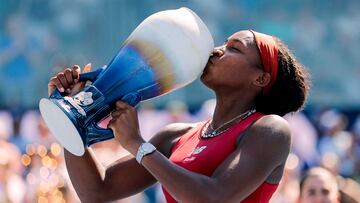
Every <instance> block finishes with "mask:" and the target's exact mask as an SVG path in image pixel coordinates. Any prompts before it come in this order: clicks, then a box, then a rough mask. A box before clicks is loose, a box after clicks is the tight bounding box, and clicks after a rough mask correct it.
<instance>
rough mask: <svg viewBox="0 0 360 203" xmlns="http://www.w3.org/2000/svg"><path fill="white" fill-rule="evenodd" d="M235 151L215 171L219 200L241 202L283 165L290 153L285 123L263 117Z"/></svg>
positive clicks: (281, 120) (287, 129)
mask: <svg viewBox="0 0 360 203" xmlns="http://www.w3.org/2000/svg"><path fill="white" fill-rule="evenodd" d="M248 133H249V134H248V135H247V137H246V138H245V139H244V140H243V141H242V142H241V143H240V145H239V146H238V147H237V149H236V150H235V151H234V152H233V153H232V154H231V155H230V156H229V157H228V158H227V159H226V160H225V161H224V162H223V163H222V164H221V165H220V166H219V167H218V168H217V169H216V171H215V172H214V174H213V178H214V179H215V181H216V182H217V184H219V188H220V190H221V194H222V195H221V198H224V199H226V200H235V201H239V199H241V200H243V199H244V198H246V197H247V196H248V195H250V194H251V193H252V192H254V191H255V190H256V188H257V187H259V186H260V185H261V184H262V183H263V182H264V181H265V180H266V179H267V177H268V176H269V175H270V174H271V172H272V171H274V169H275V168H277V167H278V166H280V165H282V164H284V162H285V161H286V158H287V156H288V153H289V150H290V143H291V135H290V130H289V127H288V125H287V122H286V121H285V120H284V119H282V118H281V117H278V116H265V117H263V118H261V119H260V120H259V121H257V122H256V123H255V124H254V125H253V126H252V127H251V129H250V130H249V131H248Z"/></svg>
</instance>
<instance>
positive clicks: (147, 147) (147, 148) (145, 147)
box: [136, 142, 156, 164]
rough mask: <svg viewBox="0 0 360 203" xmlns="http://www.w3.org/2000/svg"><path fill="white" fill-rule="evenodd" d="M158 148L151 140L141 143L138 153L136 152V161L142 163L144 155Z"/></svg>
mask: <svg viewBox="0 0 360 203" xmlns="http://www.w3.org/2000/svg"><path fill="white" fill-rule="evenodd" d="M155 150H156V148H155V146H154V145H152V144H151V143H150V142H144V143H142V144H141V145H140V147H139V149H138V151H137V154H136V161H137V162H139V164H141V160H142V158H143V157H144V156H146V155H148V154H151V153H153V152H154V151H155Z"/></svg>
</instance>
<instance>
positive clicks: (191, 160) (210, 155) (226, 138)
mask: <svg viewBox="0 0 360 203" xmlns="http://www.w3.org/2000/svg"><path fill="white" fill-rule="evenodd" d="M262 116H263V114H261V113H259V112H256V113H254V114H252V115H251V116H249V117H248V118H246V119H244V120H242V121H240V122H238V123H237V124H235V125H234V126H232V127H230V128H229V129H228V130H227V131H225V132H223V133H222V134H221V135H218V136H216V137H213V138H208V139H203V138H201V131H202V129H203V128H204V126H205V125H206V124H207V122H209V121H204V122H201V123H199V124H198V125H197V126H196V127H194V128H193V129H191V130H190V131H189V132H187V133H186V134H184V135H183V136H182V137H181V138H180V139H179V140H178V141H177V143H176V144H175V145H174V146H173V148H172V150H171V155H170V158H169V159H170V160H171V161H172V162H174V163H175V164H177V165H179V166H181V167H183V168H185V169H187V170H190V171H192V172H195V173H199V174H203V175H206V176H212V174H213V172H214V171H215V169H216V168H217V167H218V166H219V165H220V164H221V163H222V162H223V161H224V160H225V159H226V158H227V157H228V156H229V155H230V154H231V153H232V152H233V151H235V149H236V146H237V139H238V138H239V136H240V135H241V133H242V132H244V130H245V129H246V128H247V127H248V126H249V125H250V124H252V123H253V122H254V121H256V120H257V119H259V118H261V117H262ZM277 186H278V184H270V183H267V182H263V183H262V184H261V185H260V186H259V187H258V188H257V189H256V190H255V191H254V192H253V193H252V194H250V195H249V196H248V197H247V198H246V199H245V200H243V201H241V202H242V203H250V202H251V203H267V202H268V201H269V200H270V198H271V196H272V194H273V193H274V192H275V190H276V188H277ZM163 192H164V195H165V198H166V201H167V203H174V202H176V200H175V199H174V198H172V197H171V195H170V194H169V193H168V192H167V191H166V190H165V188H164V187H163Z"/></svg>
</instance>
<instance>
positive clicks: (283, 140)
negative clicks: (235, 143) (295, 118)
mask: <svg viewBox="0 0 360 203" xmlns="http://www.w3.org/2000/svg"><path fill="white" fill-rule="evenodd" d="M240 145H242V146H240V147H244V148H252V149H250V150H255V151H256V153H258V154H259V155H261V156H269V157H268V158H269V160H272V161H273V162H274V163H278V164H281V163H283V162H285V161H286V158H287V156H288V154H289V151H290V146H291V131H290V127H289V124H288V122H287V121H286V120H285V119H284V118H282V117H280V116H277V115H266V116H263V117H262V118H260V119H259V120H257V121H256V122H255V123H254V124H253V125H252V126H251V128H250V129H249V136H247V139H246V140H244V143H241V144H240Z"/></svg>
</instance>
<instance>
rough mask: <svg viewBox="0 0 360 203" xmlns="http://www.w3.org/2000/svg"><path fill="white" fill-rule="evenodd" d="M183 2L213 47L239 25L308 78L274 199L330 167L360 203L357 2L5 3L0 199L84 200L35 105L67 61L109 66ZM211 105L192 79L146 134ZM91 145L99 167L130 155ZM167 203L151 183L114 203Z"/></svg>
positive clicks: (146, 126)
mask: <svg viewBox="0 0 360 203" xmlns="http://www.w3.org/2000/svg"><path fill="white" fill-rule="evenodd" d="M182 6H186V7H189V8H191V9H192V10H194V11H195V12H196V13H197V14H198V15H199V16H200V17H201V18H202V19H203V21H204V22H205V23H206V24H207V26H208V27H209V29H210V31H211V32H212V34H213V37H214V39H215V42H216V44H217V45H219V44H222V43H223V42H224V40H225V39H226V38H227V37H228V36H229V35H231V34H232V33H233V32H236V31H238V30H241V29H254V30H257V31H260V32H265V33H268V34H272V35H276V36H278V37H279V38H281V39H282V40H283V41H284V42H285V43H287V44H288V46H289V48H290V49H291V50H293V51H294V53H295V55H296V56H297V57H298V59H299V60H300V61H301V62H302V63H303V64H304V65H306V67H308V69H309V71H310V73H311V75H312V90H311V93H310V98H309V100H308V102H307V105H306V108H305V110H304V112H303V113H297V114H292V115H287V116H286V119H288V121H289V122H290V125H291V127H292V128H293V145H292V152H291V154H290V156H289V159H288V164H287V167H286V169H287V170H286V172H285V176H284V178H283V180H282V183H281V186H280V188H279V190H278V192H277V193H276V194H275V195H274V197H273V200H272V201H273V202H295V201H296V199H297V197H298V194H299V189H298V182H299V179H300V177H301V175H302V174H303V172H304V171H306V170H308V169H309V168H311V167H314V166H322V167H325V168H327V169H329V170H331V171H332V172H333V173H334V174H336V175H338V177H339V184H340V186H341V188H342V190H343V191H345V192H346V193H348V194H350V195H351V194H353V195H352V196H353V197H354V198H359V197H358V196H357V197H356V195H360V190H359V187H358V182H359V181H360V116H359V115H360V114H359V112H360V111H359V110H360V92H359V87H360V58H359V54H360V51H358V47H359V45H360V13H359V12H358V10H359V9H360V1H358V0H331V1H329V0H317V1H311V0H293V1H282V0H258V1H253V0H243V1H235V0H183V1H166V0H153V1H150V0H144V1H134V0H132V1H131V0H102V1H101V0H71V1H70V0H52V1H48V0H27V1H20V0H0V202H78V201H79V200H78V199H77V196H76V194H75V193H74V191H73V189H72V186H71V183H70V181H69V179H68V176H67V172H66V168H65V166H64V160H63V155H62V149H61V147H60V146H59V145H58V144H57V143H56V141H55V140H54V138H53V137H52V135H50V133H49V132H48V130H47V128H46V126H45V125H44V123H43V121H42V120H41V118H40V116H39V112H38V108H37V106H38V101H39V99H40V98H41V97H46V96H47V83H48V80H49V78H50V77H51V76H53V75H54V74H56V73H57V72H59V71H61V70H63V69H64V68H66V67H69V66H72V65H73V64H79V65H80V66H84V65H85V64H87V63H89V62H91V63H92V65H93V66H94V67H100V66H102V65H105V64H107V63H108V62H110V60H111V59H112V57H113V56H114V55H115V54H116V52H117V51H118V49H119V48H120V46H121V44H122V42H123V41H124V40H125V39H126V38H127V36H128V35H129V34H130V33H131V32H132V30H133V29H134V28H135V27H136V26H137V25H138V24H139V23H140V22H141V21H142V20H144V19H145V18H146V17H147V16H149V15H151V14H153V13H155V12H157V11H161V10H166V9H176V8H179V7H182ZM212 98H213V94H212V92H211V91H210V90H208V89H207V88H206V87H205V86H203V85H202V84H201V83H200V82H199V80H197V81H195V82H194V83H192V84H190V85H189V86H187V87H186V88H183V89H180V90H178V91H176V92H174V93H171V94H168V95H166V96H163V97H159V98H156V99H153V100H150V101H147V102H143V103H142V104H141V105H140V106H139V119H140V127H141V130H142V134H143V136H144V137H145V138H146V139H149V138H150V137H151V136H152V135H153V133H154V132H156V131H157V130H158V129H159V128H161V127H162V126H164V125H166V124H168V123H172V122H177V121H181V122H196V121H200V120H204V119H206V118H208V117H209V116H210V115H211V113H212V110H213V107H214V101H213V100H212ZM155 117H156V118H157V119H156V120H157V121H156V123H155V122H153V121H154V120H153V118H155ZM93 148H94V150H95V153H96V154H97V156H98V157H99V160H100V161H101V162H102V163H103V164H104V165H105V166H106V165H108V164H110V163H111V162H112V161H114V160H116V159H117V158H119V157H121V156H123V155H125V154H126V153H127V152H126V151H124V150H123V149H122V148H121V147H120V146H119V145H118V144H117V143H115V142H113V141H111V140H110V141H106V142H103V143H98V144H95V145H94V147H93ZM359 199H360V198H359ZM359 199H358V200H359ZM162 201H163V197H162V194H161V191H159V187H158V186H154V187H151V188H149V189H148V190H146V191H145V192H144V193H141V194H139V195H136V196H134V197H131V198H128V199H126V200H121V201H119V202H162ZM359 201H360V200H359Z"/></svg>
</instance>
